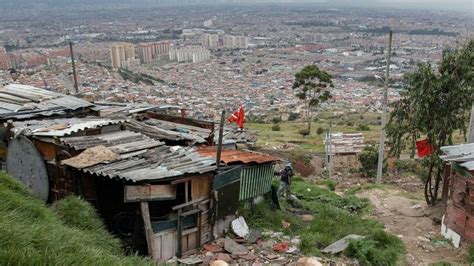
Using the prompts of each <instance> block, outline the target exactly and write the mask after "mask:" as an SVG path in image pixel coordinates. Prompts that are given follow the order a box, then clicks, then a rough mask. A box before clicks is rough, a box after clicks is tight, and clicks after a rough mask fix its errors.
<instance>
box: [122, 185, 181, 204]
mask: <svg viewBox="0 0 474 266" xmlns="http://www.w3.org/2000/svg"><path fill="white" fill-rule="evenodd" d="M124 190H125V191H124V201H125V202H139V201H155V200H170V199H176V186H173V185H136V186H125V188H124Z"/></svg>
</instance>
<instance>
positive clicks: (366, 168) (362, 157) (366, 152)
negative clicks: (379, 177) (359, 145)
mask: <svg viewBox="0 0 474 266" xmlns="http://www.w3.org/2000/svg"><path fill="white" fill-rule="evenodd" d="M359 162H360V164H361V166H362V169H361V170H362V172H363V173H364V174H365V175H366V176H368V177H373V176H374V175H375V173H376V170H377V162H378V153H377V149H375V147H374V146H365V147H364V149H363V150H362V152H361V153H360V154H359Z"/></svg>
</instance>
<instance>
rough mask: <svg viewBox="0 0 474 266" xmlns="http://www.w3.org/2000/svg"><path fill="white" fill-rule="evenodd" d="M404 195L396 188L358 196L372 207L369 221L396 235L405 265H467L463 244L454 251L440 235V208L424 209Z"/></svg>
mask: <svg viewBox="0 0 474 266" xmlns="http://www.w3.org/2000/svg"><path fill="white" fill-rule="evenodd" d="M405 193H406V192H404V191H402V190H400V189H396V188H387V189H372V190H367V191H363V192H360V193H358V194H357V195H358V196H360V197H365V198H368V199H369V200H370V202H371V203H372V204H373V206H374V211H373V212H372V214H371V215H370V217H371V218H373V219H376V220H378V221H380V222H382V223H383V224H384V225H385V226H386V230H387V231H388V232H390V233H392V234H394V235H396V236H398V237H399V238H400V239H401V240H402V241H403V243H404V244H405V247H406V262H407V263H408V264H409V265H428V264H432V263H437V262H441V261H443V262H450V263H454V264H456V265H463V264H467V262H466V256H467V248H466V244H465V245H463V246H462V247H460V248H454V247H453V246H452V245H451V244H450V243H449V241H447V240H445V239H444V238H443V237H442V236H441V234H440V229H441V225H440V221H441V216H442V213H443V206H442V205H441V204H439V205H438V206H435V207H428V206H427V205H426V203H425V202H424V200H419V199H414V198H412V197H410V198H407V194H405Z"/></svg>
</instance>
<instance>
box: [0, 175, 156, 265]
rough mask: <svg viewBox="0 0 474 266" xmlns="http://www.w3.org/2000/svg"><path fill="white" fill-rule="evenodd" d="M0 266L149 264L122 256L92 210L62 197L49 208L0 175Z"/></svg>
mask: <svg viewBox="0 0 474 266" xmlns="http://www.w3.org/2000/svg"><path fill="white" fill-rule="evenodd" d="M0 199H1V203H0V264H1V265H19V264H21V265H71V264H76V265H79V264H80V265H153V263H152V262H151V261H149V260H147V259H144V258H141V257H138V256H125V255H124V253H123V251H122V249H121V246H120V242H119V240H117V239H116V238H114V237H113V236H112V235H110V234H109V233H108V232H107V231H106V230H105V227H104V225H103V224H102V221H101V220H100V219H99V217H98V216H97V214H96V213H95V211H94V209H93V208H92V207H91V206H90V205H89V204H88V203H87V202H85V201H83V200H81V199H79V198H76V197H68V198H66V199H63V200H61V201H59V202H57V203H55V204H54V205H53V206H51V208H48V207H47V206H46V205H45V204H43V203H41V202H40V201H39V200H37V199H35V198H34V197H33V196H32V195H31V194H30V192H29V191H28V190H27V189H26V188H25V187H24V186H23V185H21V184H20V183H18V182H17V181H16V180H14V179H12V178H11V177H9V176H8V175H7V174H5V173H4V172H0Z"/></svg>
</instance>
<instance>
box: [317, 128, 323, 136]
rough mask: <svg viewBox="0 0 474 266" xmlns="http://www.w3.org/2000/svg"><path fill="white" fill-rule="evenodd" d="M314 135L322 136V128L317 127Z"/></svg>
mask: <svg viewBox="0 0 474 266" xmlns="http://www.w3.org/2000/svg"><path fill="white" fill-rule="evenodd" d="M316 133H317V134H318V135H321V134H323V133H324V128H322V127H318V129H317V130H316Z"/></svg>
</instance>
